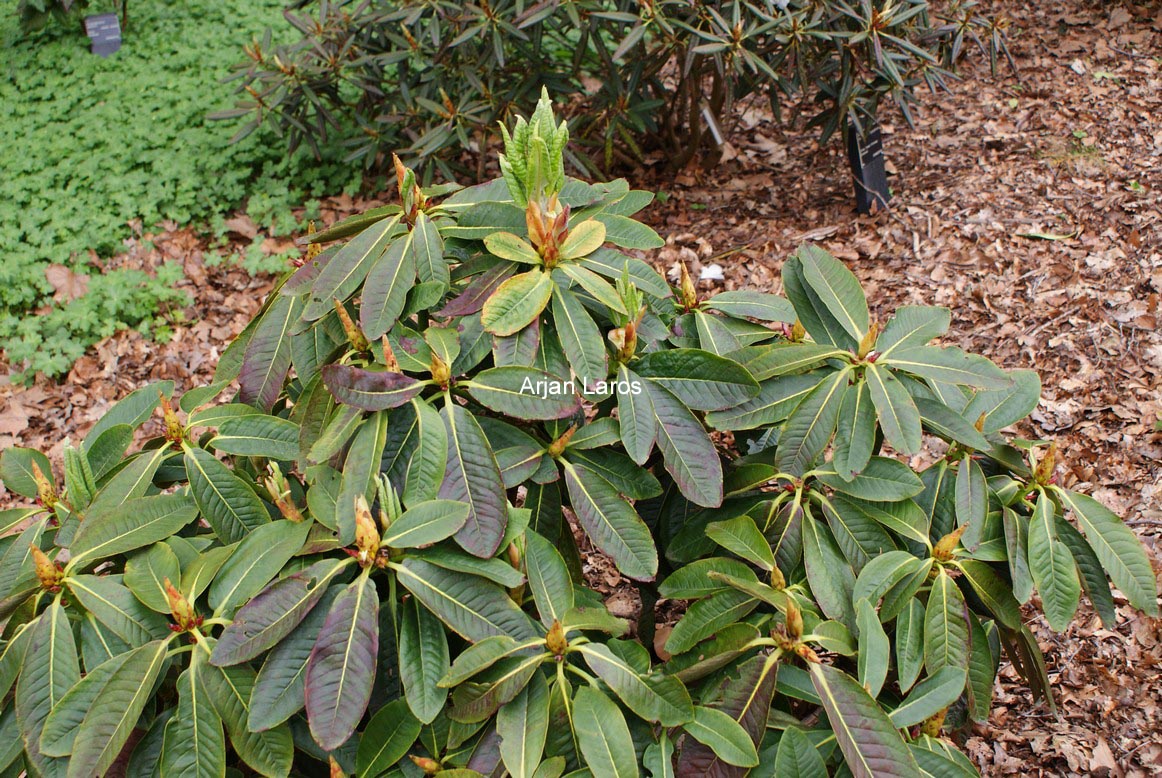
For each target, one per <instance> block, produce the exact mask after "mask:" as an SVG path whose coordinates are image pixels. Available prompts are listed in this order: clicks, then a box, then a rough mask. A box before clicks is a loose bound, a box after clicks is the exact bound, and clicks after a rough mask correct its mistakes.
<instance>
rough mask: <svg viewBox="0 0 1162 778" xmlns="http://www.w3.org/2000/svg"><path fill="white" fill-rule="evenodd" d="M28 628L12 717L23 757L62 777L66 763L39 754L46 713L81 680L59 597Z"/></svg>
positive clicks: (50, 773)
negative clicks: (21, 741)
mask: <svg viewBox="0 0 1162 778" xmlns="http://www.w3.org/2000/svg"><path fill="white" fill-rule="evenodd" d="M28 629H29V630H32V632H31V633H30V637H29V643H28V646H27V647H26V649H25V651H24V662H23V665H22V667H21V669H20V676H19V678H18V679H17V681H16V718H17V721H19V723H20V732H21V735H22V736H23V739H24V752H25V757H26V758H27V759H28V761H29V762H30V763H31V764H32V765H33V767H34V768H36V769H37V770H38V771H39V772H40V773H42V774H46V775H49V776H63V775H64V774H65V768H66V765H67V763H66V762H65V760H63V759H54V758H52V757H49V756H46V755H44V754H42V753H41V751H40V736H41V733H42V732H43V729H44V724H45V721H46V719H48V715H49V712H50V711H52V709H53V708H54V707H56V705H57V704H58V703H59V702H60V701H61V700H62V699H63V698H64V696H65V694H66V693H67V692H68V690H69V689H71V688H73V686H75V685H76V684H77V682H79V681H80V680H81V668H80V662H79V661H78V659H77V645H76V643H75V642H74V641H73V631H72V628H71V627H70V626H69V619H68V616H67V615H65V610H64V608H63V607H62V606H61V603H60V600H59V599H55V600H53V601H52V602H51V603H50V604H49V606H48V608H47V609H45V611H44V612H43V613H41V615H40V617H39V618H38V619H37V621H36V623H35V624H33V625H32V626H30V627H28Z"/></svg>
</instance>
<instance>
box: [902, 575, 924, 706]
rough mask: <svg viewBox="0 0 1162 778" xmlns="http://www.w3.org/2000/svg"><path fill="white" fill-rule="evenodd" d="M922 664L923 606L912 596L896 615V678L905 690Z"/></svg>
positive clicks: (910, 686) (918, 673)
mask: <svg viewBox="0 0 1162 778" xmlns="http://www.w3.org/2000/svg"><path fill="white" fill-rule="evenodd" d="M923 666H924V606H923V605H921V604H920V601H919V600H917V599H915V598H912V599H910V600H908V602H907V604H906V605H905V606H904V608H903V609H901V610H900V614H899V615H898V616H897V617H896V679H897V682H898V683H899V686H900V691H902V692H906V691H908V690H909V689H911V688H912V684H914V683H916V679H917V678H919V677H920V668H922V667H923Z"/></svg>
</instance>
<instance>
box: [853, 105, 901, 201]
mask: <svg viewBox="0 0 1162 778" xmlns="http://www.w3.org/2000/svg"><path fill="white" fill-rule="evenodd" d="M847 159H848V162H850V163H851V176H852V179H854V181H855V206H856V208H857V209H858V210H859V212H860V213H871V211H872V210H873V209H875V208H887V207H888V202H889V201H891V199H892V194H891V191H890V190H889V189H888V173H887V171H886V170H885V169H884V138H883V135H882V134H881V132H880V127H879V124H875V123H872V124H869V125H868V126H867V133H866V134H861V133H860V131H859V129H858V128H857V127H856V126H855V124H854V123H852V124H848V126H847Z"/></svg>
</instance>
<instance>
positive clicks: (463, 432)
mask: <svg viewBox="0 0 1162 778" xmlns="http://www.w3.org/2000/svg"><path fill="white" fill-rule="evenodd" d="M443 417H444V427H445V430H446V432H447V436H448V461H447V465H446V470H445V474H444V480H443V483H442V484H441V485H440V492H439V494H440V497H442V498H444V499H449V500H459V501H460V502H464V503H467V504H468V521H467V523H465V525H464V527H463V528H462V529H461V530H460V531H459V532H457V533H456V541H457V542H458V543H459V544H460V545H461V546H463V547H464V550H465V551H467V552H469V553H471V554H475V555H476V556H478V557H482V558H485V559H487V558H489V557H491V556H492V555H493V554H495V553H496V549H497V548H499V546H500V541H501V540H502V539H503V538H504V528H505V526H506V525H507V524H508V500H507V497H506V495H505V491H504V480H503V479H502V478H501V475H500V467H499V466H498V465H497V464H496V457H494V456H493V454H492V449H491V447H490V446H489V445H488V438H487V437H485V435H484V431H483V430H482V429H480V424H479V423H478V422H477V421H476V419H475V418H474V417H473V416H472V414H471V413H469V412H468V411H467V410H466V409H464V408H462V407H460V406H459V405H456V404H455V403H453V402H452V401H451V399H449V401H448V404H447V405H445V406H444V410H443Z"/></svg>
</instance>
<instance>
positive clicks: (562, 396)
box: [468, 365, 581, 420]
mask: <svg viewBox="0 0 1162 778" xmlns="http://www.w3.org/2000/svg"><path fill="white" fill-rule="evenodd" d="M556 390H559V391H556ZM468 391H469V392H470V393H471V394H472V397H473V399H475V400H476V401H477V402H479V403H480V404H481V405H483V406H484V407H486V408H491V409H492V410H494V411H498V412H500V413H503V414H505V415H507V416H512V417H515V418H518V419H543V420H547V419H564V418H567V417H568V416H571V415H573V413H575V412H576V411H577V409H578V408H579V407H581V398H580V397H579V396H578V395H577V394H576V392H574V391H572V390H571V389H570V388H569V385H568V383H566V382H565V381H562V380H561V379H560V378H557V377H556V376H553V375H550V374H548V373H546V372H544V371H541V370H533V369H531V368H528V367H521V366H518V365H510V366H508V367H494V368H491V369H489V370H484V371H481V372H480V373H477V374H476V375H475V376H474V377H473V378H472V380H471V381H470V382H469V383H468Z"/></svg>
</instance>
